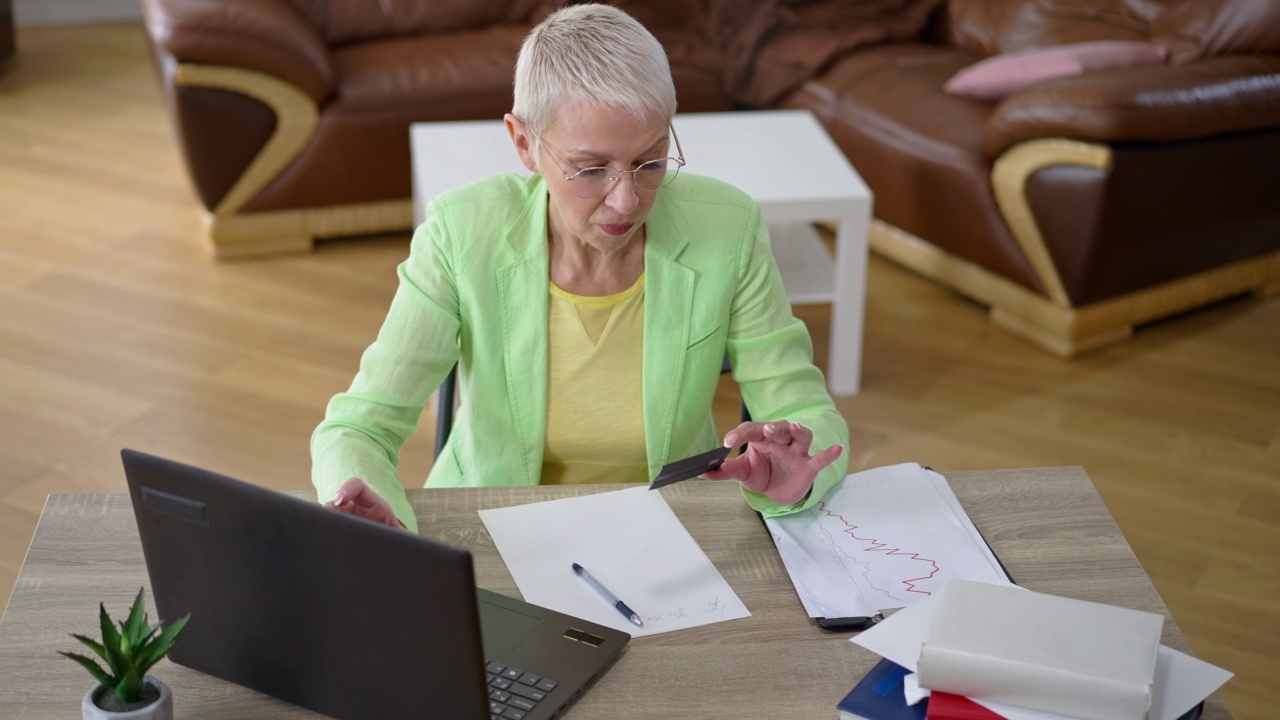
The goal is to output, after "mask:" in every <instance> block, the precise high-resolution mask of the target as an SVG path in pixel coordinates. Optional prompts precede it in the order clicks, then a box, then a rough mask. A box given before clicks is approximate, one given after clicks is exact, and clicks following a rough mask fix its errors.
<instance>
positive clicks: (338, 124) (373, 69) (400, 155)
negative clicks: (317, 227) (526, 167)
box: [245, 25, 529, 212]
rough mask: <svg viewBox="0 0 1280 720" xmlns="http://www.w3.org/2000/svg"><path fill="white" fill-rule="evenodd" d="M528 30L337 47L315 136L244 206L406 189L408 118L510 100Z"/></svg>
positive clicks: (459, 116)
mask: <svg viewBox="0 0 1280 720" xmlns="http://www.w3.org/2000/svg"><path fill="white" fill-rule="evenodd" d="M528 31H529V28H528V27H525V26H517V25H509V26H492V27H489V28H486V29H483V30H472V31H464V32H457V33H451V34H448V35H419V36H414V37H406V38H397V39H393V40H381V41H376V42H369V43H358V44H355V45H348V46H346V47H343V48H339V49H337V50H335V51H334V52H333V55H332V61H333V68H334V75H335V76H336V77H335V80H336V89H335V91H334V95H333V100H332V101H331V102H330V103H329V104H328V105H327V106H326V107H325V108H324V112H323V113H322V114H321V116H320V124H319V126H318V127H317V128H316V133H315V136H314V137H313V138H312V140H311V142H310V143H309V144H308V145H307V147H306V149H304V150H303V152H302V154H300V155H299V156H298V158H297V160H295V161H294V162H293V164H292V165H290V166H289V167H288V168H287V169H286V170H285V171H284V172H283V173H281V175H280V176H279V177H278V178H276V179H275V180H274V181H273V182H272V183H271V184H270V185H268V186H267V187H266V188H264V189H263V190H262V192H260V193H259V194H258V195H257V196H255V197H254V198H253V199H252V200H250V201H249V202H248V203H247V204H246V205H245V210H246V211H250V212H252V211H259V210H274V209H280V208H289V207H311V206H316V205H329V204H337V203H349V202H371V201H378V200H390V199H398V198H406V197H409V195H410V191H411V181H410V169H409V133H408V132H407V131H406V129H405V128H406V127H407V126H408V125H409V124H410V123H414V122H424V121H432V120H496V119H498V118H501V117H502V115H503V113H505V112H508V111H509V110H510V109H511V76H512V67H513V65H514V63H515V56H516V53H517V52H518V50H519V48H520V43H521V41H522V40H523V39H524V36H525V35H526V34H527V33H528ZM513 152H514V151H513ZM334 178H342V182H334V181H333V179H334Z"/></svg>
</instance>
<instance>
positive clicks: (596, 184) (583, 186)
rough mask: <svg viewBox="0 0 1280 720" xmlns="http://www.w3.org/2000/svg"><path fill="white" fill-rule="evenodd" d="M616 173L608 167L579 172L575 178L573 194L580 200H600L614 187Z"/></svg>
mask: <svg viewBox="0 0 1280 720" xmlns="http://www.w3.org/2000/svg"><path fill="white" fill-rule="evenodd" d="M615 175H616V173H614V172H613V171H612V170H610V169H609V168H607V167H593V168H586V169H584V170H579V171H578V173H577V174H576V175H574V176H573V192H574V194H575V195H577V196H578V197H580V198H584V199H590V198H598V197H600V196H601V195H604V194H605V193H606V192H608V191H609V188H611V187H613V183H614V179H613V178H614V176H615Z"/></svg>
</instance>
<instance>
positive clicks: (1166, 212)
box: [142, 0, 1280, 355]
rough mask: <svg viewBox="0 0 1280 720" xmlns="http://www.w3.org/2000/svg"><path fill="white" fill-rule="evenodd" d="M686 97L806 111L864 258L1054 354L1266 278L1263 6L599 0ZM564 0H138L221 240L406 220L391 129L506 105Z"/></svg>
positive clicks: (250, 245) (1269, 106) (1273, 34)
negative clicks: (989, 77)
mask: <svg viewBox="0 0 1280 720" xmlns="http://www.w3.org/2000/svg"><path fill="white" fill-rule="evenodd" d="M613 1H614V3H615V4H618V5H620V6H622V7H624V8H625V9H627V10H628V11H629V12H631V13H632V14H633V15H635V16H636V17H637V18H638V19H640V20H641V22H644V23H645V24H646V26H648V27H649V28H650V29H651V30H652V31H653V32H654V34H655V35H657V36H658V38H659V40H661V41H662V42H663V45H664V46H665V47H666V48H667V51H668V54H669V56H670V57H671V62H672V72H673V75H674V77H675V80H676V88H677V93H678V97H679V104H680V109H681V111H683V112H696V111H710V110H729V109H734V108H738V109H750V108H767V107H788V108H808V109H810V110H811V111H813V112H814V113H815V114H816V115H817V117H818V118H819V119H820V120H821V121H822V122H823V123H824V124H825V125H826V127H827V128H828V130H829V131H830V132H831V134H832V136H833V137H834V138H835V140H836V142H837V143H838V144H839V146H840V147H841V148H842V150H843V151H844V152H845V153H846V155H848V157H849V158H850V159H851V160H852V162H853V164H854V166H855V167H856V168H857V169H858V171H859V172H860V173H861V174H862V176H863V177H864V178H865V179H866V180H867V182H868V184H869V185H870V186H871V188H872V190H873V191H874V193H875V196H876V216H877V218H878V219H877V221H876V223H875V226H874V227H873V232H872V245H873V248H874V249H876V250H877V251H878V252H880V253H882V254H884V255H887V256H889V257H891V258H893V259H895V260H897V261H898V262H901V263H903V264H905V265H907V266H909V267H912V268H914V269H916V270H917V271H920V272H922V273H924V274H926V275H928V276H930V277H932V278H934V279H936V280H938V281H940V282H943V283H945V284H948V285H950V286H952V287H954V288H956V289H957V290H959V291H960V292H962V293H964V294H966V295H969V296H970V297H973V298H975V299H977V300H978V301H980V302H982V303H984V304H987V305H990V306H991V308H992V309H991V317H992V319H993V321H995V322H996V323H998V324H1000V325H1002V326H1004V327H1006V328H1009V329H1010V330H1012V331H1014V332H1015V333H1017V334H1019V335H1022V336H1024V337H1027V338H1028V339H1030V340H1032V341H1033V342H1035V343H1036V344H1038V345H1040V346H1042V347H1044V348H1046V349H1048V350H1050V351H1052V352H1055V353H1057V354H1060V355H1072V354H1075V353H1076V352H1080V351H1082V350H1087V349H1090V348H1092V347H1096V346H1099V345H1102V344H1105V343H1107V342H1110V341H1114V340H1116V339H1120V338H1123V337H1126V336H1127V335H1128V334H1129V333H1130V332H1131V329H1132V327H1133V325H1135V324H1138V323H1142V322H1146V321H1148V320H1151V319H1154V318H1157V317H1162V316H1165V315H1169V314H1173V313H1176V312H1180V311H1182V310H1185V309H1188V308H1192V307H1196V306H1199V305H1202V304H1205V303H1208V302H1211V301H1213V300H1215V299H1218V298H1221V297H1226V296H1229V295H1232V294H1238V293H1242V292H1248V291H1260V292H1261V291H1265V290H1266V289H1268V288H1271V289H1275V287H1276V286H1277V285H1280V162H1277V161H1276V160H1277V159H1280V12H1278V11H1277V7H1278V6H1280V3H1274V2H1270V1H1269V0H1096V1H1093V2H1084V1H1083V0H950V1H949V2H943V1H942V0H750V1H748V0H613ZM564 3H565V0H504V1H501V2H499V1H497V0H490V1H488V2H485V1H484V0H378V1H377V2H374V0H142V6H143V10H144V16H145V18H146V23H147V28H148V33H149V37H150V38H151V41H152V46H153V49H154V51H155V56H156V59H157V63H158V66H159V68H160V74H161V79H162V85H163V86H164V88H165V91H166V94H167V99H168V102H169V107H170V110H171V112H172V116H173V119H174V124H175V127H176V130H177V135H178V138H179V141H180V143H181V145H182V149H183V153H184V157H185V159H186V163H187V167H188V170H189V173H190V175H191V178H192V182H193V185H194V186H195V189H196V192H197V194H198V195H199V197H200V200H201V202H202V203H203V205H204V207H205V209H206V217H207V218H208V221H209V233H210V238H211V240H212V244H213V247H214V248H215V251H216V253H217V254H218V255H219V256H220V257H227V256H235V255H252V254H262V253H268V252H279V251H287V250H299V249H305V248H309V247H310V246H311V244H312V242H313V240H314V239H316V238H321V237H329V236H337V235H359V234H367V233H376V232H384V231H391V230H402V229H407V228H408V227H410V225H411V222H412V217H411V216H412V211H411V204H410V199H409V198H410V171H409V145H408V131H407V130H408V125H409V124H410V123H411V122H417V121H430V120H459V119H491V118H497V117H500V116H501V114H502V113H503V112H505V111H507V110H508V109H509V107H510V83H511V70H512V64H513V61H514V56H515V53H516V51H517V49H518V47H519V45H520V42H521V40H522V39H523V37H524V35H525V34H526V33H527V32H528V30H529V29H530V27H531V26H532V25H533V24H534V23H536V22H537V21H538V20H540V19H541V18H542V17H544V16H545V15H546V13H548V12H550V11H551V10H552V9H554V8H555V7H557V6H559V5H562V4H564ZM1096 39H1121V40H1135V39H1141V40H1151V41H1155V42H1160V43H1162V44H1164V45H1166V46H1168V47H1169V48H1170V50H1171V52H1172V60H1171V61H1170V63H1169V64H1168V65H1162V66H1157V67H1143V68H1132V69H1127V70H1123V71H1109V72H1099V73H1094V74H1088V75H1082V76H1078V77H1073V78H1060V79H1056V80H1051V81H1048V82H1045V83H1042V84H1040V85H1037V86H1034V87H1032V88H1030V89H1028V90H1025V91H1023V92H1020V93H1017V94H1015V95H1012V96H1010V97H1008V98H1007V99H1005V100H1004V101H1003V102H1000V103H987V102H980V101H976V100H972V99H968V98H962V97H955V96H952V95H949V94H947V93H946V92H944V91H943V89H942V86H943V84H944V82H945V81H946V80H947V78H948V77H950V76H951V75H952V74H954V73H955V72H956V71H958V70H959V69H961V68H962V67H965V66H967V65H970V64H972V63H974V62H977V61H979V60H981V59H982V58H984V57H988V56H992V55H997V54H1000V53H1007V52H1010V51H1013V50H1019V49H1026V48H1033V47H1041V46H1050V45H1057V44H1064V43H1073V42H1079V41H1083V40H1096Z"/></svg>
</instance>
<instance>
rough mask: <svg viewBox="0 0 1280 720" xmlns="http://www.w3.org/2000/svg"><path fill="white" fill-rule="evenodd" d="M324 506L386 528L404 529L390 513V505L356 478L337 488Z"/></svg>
mask: <svg viewBox="0 0 1280 720" xmlns="http://www.w3.org/2000/svg"><path fill="white" fill-rule="evenodd" d="M324 506H325V507H327V508H333V509H334V510H337V511H338V512H344V513H347V514H348V515H355V516H358V517H362V518H364V519H366V520H372V521H374V522H376V523H382V524H383V525H386V526H387V527H393V528H397V529H401V530H403V529H404V525H401V524H400V521H399V520H397V519H396V514H395V513H394V512H392V511H391V504H390V503H388V502H387V501H386V500H384V499H383V497H382V496H381V495H379V494H378V493H376V492H374V491H373V488H371V487H369V486H368V485H366V484H365V482H364V480H361V479H360V478H358V477H353V478H350V479H349V480H347V481H346V482H344V483H342V487H340V488H338V492H337V494H336V495H334V496H333V500H330V501H329V502H327V503H325V504H324Z"/></svg>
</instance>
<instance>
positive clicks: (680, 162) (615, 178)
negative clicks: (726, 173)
mask: <svg viewBox="0 0 1280 720" xmlns="http://www.w3.org/2000/svg"><path fill="white" fill-rule="evenodd" d="M667 129H668V130H670V131H671V139H672V140H675V142H676V156H675V157H670V156H668V157H665V158H656V159H654V160H648V161H646V162H643V163H640V165H638V166H637V167H635V168H633V169H631V170H618V169H616V168H614V167H613V166H612V165H594V166H592V167H587V168H582V169H581V170H579V171H578V172H576V173H574V174H572V175H570V174H569V173H567V172H565V169H564V168H562V167H560V161H559V160H557V159H556V157H555V156H554V155H552V154H551V153H549V152H548V153H547V157H549V158H551V162H552V164H554V165H555V166H556V169H557V170H559V171H560V175H561V176H563V177H564V179H565V180H567V181H569V182H573V181H574V180H577V179H578V176H579V175H581V174H582V173H584V172H590V171H593V170H608V171H609V178H608V185H606V186H605V189H604V192H601V193H599V194H595V195H583V194H582V193H580V192H578V191H577V190H575V191H574V195H577V196H578V197H580V198H582V199H583V200H595V199H598V198H602V197H604V196H605V195H608V194H609V193H611V192H613V189H614V188H615V187H617V186H618V183H619V182H621V181H622V176H623V175H626V174H628V173H630V174H631V185H632V186H633V187H635V189H636V190H637V191H643V192H657V191H659V190H661V189H662V188H664V187H666V186H667V183H669V182H671V181H670V180H666V179H664V180H663V181H662V184H661V185H659V186H658V187H656V188H654V189H652V190H646V189H644V188H641V187H640V186H639V185H637V184H636V172H637V171H638V170H640V168H642V167H644V166H645V165H648V164H649V163H654V162H658V161H659V160H668V161H670V160H674V161H675V162H676V173H679V172H680V168H682V167H684V166H685V164H686V163H685V159H684V149H683V148H681V147H680V136H679V135H677V134H676V127H675V125H672V124H671V123H667ZM530 134H532V133H530ZM534 139H535V140H536V141H537V142H538V144H539V145H544V146H546V148H547V149H548V150H551V149H553V148H552V147H551V145H550V144H549V143H547V142H546V141H545V140H543V139H542V138H540V137H538V136H537V135H534ZM574 187H575V188H577V187H585V183H582V184H580V185H576V186H574Z"/></svg>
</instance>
